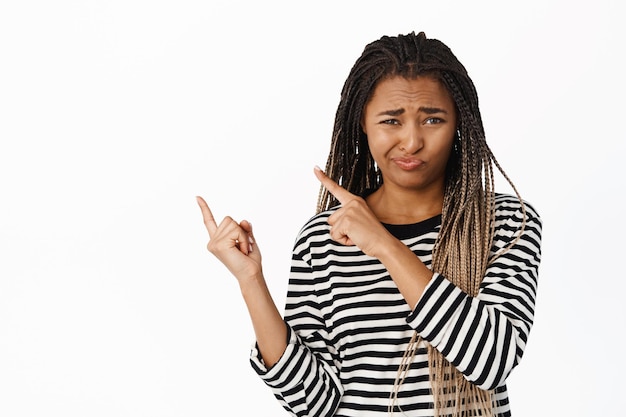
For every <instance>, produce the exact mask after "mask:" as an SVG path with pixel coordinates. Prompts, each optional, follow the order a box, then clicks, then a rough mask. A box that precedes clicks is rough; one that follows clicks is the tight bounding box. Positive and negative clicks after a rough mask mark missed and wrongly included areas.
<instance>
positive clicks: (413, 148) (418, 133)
mask: <svg viewBox="0 0 626 417" xmlns="http://www.w3.org/2000/svg"><path fill="white" fill-rule="evenodd" d="M422 146H424V137H423V132H422V129H421V128H420V126H419V125H418V124H417V123H415V124H413V123H409V124H408V125H405V128H404V129H403V131H402V137H401V138H400V150H401V151H402V152H405V153H407V154H410V155H412V154H414V153H416V152H417V151H419V150H420V149H422Z"/></svg>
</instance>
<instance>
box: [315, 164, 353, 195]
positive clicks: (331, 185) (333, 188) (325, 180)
mask: <svg viewBox="0 0 626 417" xmlns="http://www.w3.org/2000/svg"><path fill="white" fill-rule="evenodd" d="M313 171H314V172H315V176H316V177H317V179H318V180H320V182H321V183H322V185H323V186H324V187H326V189H327V190H328V191H329V192H330V193H331V194H332V195H334V196H335V198H336V199H337V200H339V202H340V203H341V204H346V203H347V202H348V201H350V200H352V199H354V198H355V196H354V194H352V193H351V192H350V191H348V190H346V189H345V188H343V187H342V186H341V185H339V184H337V183H336V182H335V181H333V180H332V179H330V178H329V177H328V176H327V175H326V174H325V173H324V171H322V170H321V169H320V167H318V166H316V167H315V168H314V170H313Z"/></svg>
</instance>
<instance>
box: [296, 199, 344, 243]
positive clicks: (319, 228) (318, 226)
mask: <svg viewBox="0 0 626 417" xmlns="http://www.w3.org/2000/svg"><path fill="white" fill-rule="evenodd" d="M338 208H339V207H334V208H331V209H329V210H326V211H322V212H320V213H317V214H315V215H314V216H313V217H311V218H310V219H309V220H307V221H306V222H305V223H304V226H302V228H301V229H300V231H299V232H298V235H297V237H296V242H295V248H296V249H297V248H303V247H309V246H311V245H312V244H313V245H315V242H325V241H327V240H328V239H330V235H329V230H330V225H329V224H328V218H329V217H330V215H331V214H333V213H334V212H335V211H337V209H338Z"/></svg>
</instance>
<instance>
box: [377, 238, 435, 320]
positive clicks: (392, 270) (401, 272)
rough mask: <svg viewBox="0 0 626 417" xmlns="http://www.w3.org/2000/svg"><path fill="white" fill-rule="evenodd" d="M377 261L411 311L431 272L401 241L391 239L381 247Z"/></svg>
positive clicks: (428, 280)
mask: <svg viewBox="0 0 626 417" xmlns="http://www.w3.org/2000/svg"><path fill="white" fill-rule="evenodd" d="M377 257H378V259H379V260H380V261H381V262H382V263H383V265H385V268H386V269H387V271H388V272H389V275H390V276H391V278H392V279H393V281H394V282H395V284H396V286H397V287H398V290H400V293H401V294H402V296H403V297H404V299H405V300H406V302H407V304H408V305H409V307H410V308H411V309H413V308H415V306H416V305H417V302H418V301H419V299H420V297H421V296H422V293H423V292H424V289H425V288H426V285H428V283H429V282H430V280H431V278H432V277H433V272H432V271H431V270H430V269H428V267H427V266H426V265H424V263H423V262H422V261H421V260H420V259H419V258H418V257H417V256H416V255H415V254H414V253H413V252H412V251H411V249H409V248H408V247H407V246H406V245H405V244H404V243H402V242H401V241H399V240H397V239H395V238H392V239H390V240H389V243H388V244H384V245H381V251H380V254H379V255H378V256H377Z"/></svg>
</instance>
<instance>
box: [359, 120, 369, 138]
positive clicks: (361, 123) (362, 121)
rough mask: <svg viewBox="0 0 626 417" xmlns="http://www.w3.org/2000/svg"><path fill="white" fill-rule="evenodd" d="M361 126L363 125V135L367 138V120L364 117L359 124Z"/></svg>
mask: <svg viewBox="0 0 626 417" xmlns="http://www.w3.org/2000/svg"><path fill="white" fill-rule="evenodd" d="M359 124H360V125H361V130H362V131H363V133H365V136H367V130H366V129H365V120H364V117H363V116H361V121H360V122H359Z"/></svg>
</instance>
